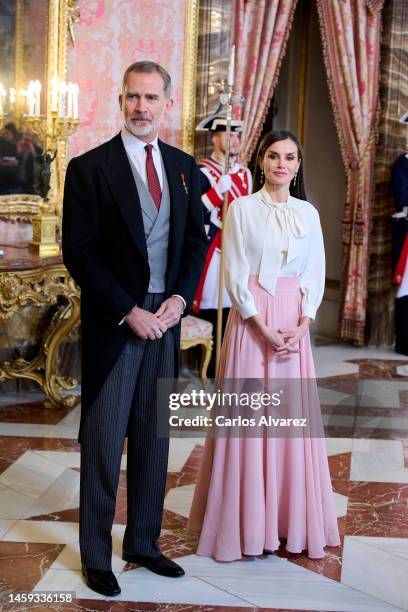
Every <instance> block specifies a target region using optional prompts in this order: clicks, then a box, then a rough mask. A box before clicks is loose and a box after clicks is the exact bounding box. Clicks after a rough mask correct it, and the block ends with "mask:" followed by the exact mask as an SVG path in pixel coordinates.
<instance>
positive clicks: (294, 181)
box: [293, 170, 298, 187]
mask: <svg viewBox="0 0 408 612" xmlns="http://www.w3.org/2000/svg"><path fill="white" fill-rule="evenodd" d="M297 175H298V171H297V170H296V172H295V176H294V177H293V186H294V187H296V179H297Z"/></svg>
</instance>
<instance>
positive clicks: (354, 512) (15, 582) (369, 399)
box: [0, 345, 408, 612]
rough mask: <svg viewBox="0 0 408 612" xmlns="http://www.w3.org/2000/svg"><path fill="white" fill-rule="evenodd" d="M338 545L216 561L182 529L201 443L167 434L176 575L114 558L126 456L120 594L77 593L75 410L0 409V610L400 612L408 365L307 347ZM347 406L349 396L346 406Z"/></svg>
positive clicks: (165, 534) (0, 403) (377, 355)
mask: <svg viewBox="0 0 408 612" xmlns="http://www.w3.org/2000/svg"><path fill="white" fill-rule="evenodd" d="M314 356H315V363H316V370H317V376H318V379H319V394H320V400H321V406H322V416H323V422H324V425H325V431H326V436H327V437H326V446H327V453H328V457H329V466H330V473H331V478H332V485H333V491H334V494H335V502H336V509H337V516H338V521H339V528H340V533H341V540H342V542H341V546H339V547H338V548H332V549H327V554H326V557H325V558H324V559H321V560H311V559H308V558H307V557H306V555H305V554H296V555H295V554H291V553H288V552H286V550H285V547H284V545H283V544H282V546H281V548H280V550H279V551H278V552H277V553H276V554H273V555H264V556H262V557H256V558H252V557H245V558H244V559H242V560H241V561H236V562H232V563H217V562H215V561H213V560H212V559H208V558H205V557H198V556H196V555H195V554H194V553H195V543H194V541H193V538H192V536H191V534H189V533H188V532H187V530H186V523H187V517H188V514H189V508H190V504H191V500H192V496H193V492H194V486H195V481H196V477H197V471H198V467H199V465H200V460H201V454H202V448H203V440H202V439H197V438H190V439H189V438H184V439H172V440H171V443H170V458H169V470H168V478H167V493H166V498H165V512H164V519H163V525H162V535H161V541H160V544H161V549H162V551H163V552H164V553H165V554H166V555H168V556H170V557H171V558H174V559H177V561H178V562H179V563H180V564H181V565H182V566H183V568H184V569H185V571H186V576H185V577H183V578H182V579H179V580H174V579H166V578H162V577H159V576H156V575H155V574H152V573H150V572H148V571H147V570H146V569H144V568H141V567H138V566H135V565H131V564H126V562H124V561H122V559H121V557H120V551H121V542H122V537H123V532H124V529H125V525H126V484H125V480H126V479H125V474H126V455H124V456H123V459H122V469H121V477H120V484H119V491H118V500H117V508H116V515H115V520H114V527H113V532H112V536H113V548H114V555H113V571H114V572H115V573H116V575H117V577H118V580H119V583H120V586H121V589H122V593H121V595H120V596H119V597H118V598H115V599H114V600H113V599H110V600H106V599H105V598H104V597H102V596H100V597H99V596H98V595H97V594H96V593H94V592H93V591H91V590H89V589H88V588H87V587H86V586H85V584H84V582H83V579H82V577H81V574H80V561H79V551H78V494H79V468H80V465H79V445H78V443H77V440H76V437H77V432H78V423H79V408H74V409H72V410H70V409H65V410H55V409H50V408H47V407H45V405H44V403H43V397H42V396H41V395H40V394H39V393H24V394H22V393H16V394H11V395H9V396H4V395H3V396H2V397H1V400H0V599H1V603H0V610H27V609H38V610H57V611H58V610H72V611H76V610H111V611H119V610H129V611H139V610H140V611H144V610H146V611H147V610H149V611H151V610H155V611H159V612H161V611H174V612H190V611H193V610H194V611H195V610H197V611H199V612H207V611H208V612H210V611H214V612H226V611H227V610H240V609H246V610H255V609H256V610H264V611H269V610H270V611H272V610H275V611H278V610H280V611H281V612H283V611H289V610H294V611H299V612H300V611H302V612H306V611H307V612H316V611H323V612H329V611H333V612H334V611H338V612H376V611H378V612H388V611H393V610H394V611H395V610H408V579H407V577H408V359H407V358H405V359H404V358H403V356H400V357H401V359H398V357H399V356H398V355H397V354H396V353H393V352H391V351H381V352H379V351H374V350H370V349H356V348H352V347H348V346H343V345H331V346H321V347H318V348H314ZM356 398H357V399H356ZM36 591H51V592H58V591H70V592H75V600H74V602H73V603H71V604H57V603H53V604H49V605H48V607H47V606H46V605H45V604H35V605H31V607H30V606H29V605H27V604H24V605H22V604H11V603H7V602H8V601H9V600H8V599H7V597H8V595H9V594H10V593H18V592H36Z"/></svg>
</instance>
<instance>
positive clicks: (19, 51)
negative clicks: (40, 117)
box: [14, 0, 24, 128]
mask: <svg viewBox="0 0 408 612" xmlns="http://www.w3.org/2000/svg"><path fill="white" fill-rule="evenodd" d="M23 10H24V7H23V0H16V28H15V36H16V40H15V46H14V87H15V89H16V93H17V95H16V112H15V115H16V121H17V127H18V128H21V127H22V125H23V111H24V108H23V99H22V97H21V96H20V95H18V92H19V91H20V90H21V89H23V87H24V75H23V54H24V47H23Z"/></svg>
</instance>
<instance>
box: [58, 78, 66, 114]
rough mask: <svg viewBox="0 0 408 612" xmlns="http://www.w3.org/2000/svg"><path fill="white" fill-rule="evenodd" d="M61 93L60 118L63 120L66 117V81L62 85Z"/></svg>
mask: <svg viewBox="0 0 408 612" xmlns="http://www.w3.org/2000/svg"><path fill="white" fill-rule="evenodd" d="M59 93H60V103H59V116H60V118H61V119H63V118H64V117H65V95H66V93H67V85H66V83H65V81H62V83H60V87H59Z"/></svg>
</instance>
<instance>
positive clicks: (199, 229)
mask: <svg viewBox="0 0 408 612" xmlns="http://www.w3.org/2000/svg"><path fill="white" fill-rule="evenodd" d="M119 102H120V106H121V109H122V111H123V115H124V126H123V129H122V131H121V133H120V134H118V135H117V136H115V137H114V138H112V140H110V141H109V142H106V143H104V144H102V145H101V146H99V147H97V148H96V149H93V150H91V151H89V152H87V153H85V154H84V155H81V156H79V157H77V158H74V159H72V160H71V161H70V163H69V165H68V169H67V175H66V183H65V195H64V207H63V210H64V215H63V255H64V263H65V265H66V267H67V268H68V270H69V272H70V273H71V274H72V276H73V278H74V279H75V281H76V282H77V283H78V285H79V286H80V288H81V321H82V413H81V428H80V442H81V492H80V524H79V532H80V533H79V539H80V549H81V561H82V571H83V574H84V576H85V578H86V581H87V584H88V586H90V587H91V588H92V589H94V590H96V591H98V592H99V593H102V594H104V595H108V596H109V595H115V594H118V593H120V588H119V585H118V583H117V581H116V578H115V576H114V574H113V573H112V571H111V558H112V541H111V528H112V523H113V518H114V514H115V502H116V491H117V487H118V479H119V471H120V461H121V456H122V450H123V443H124V439H125V436H126V435H127V436H128V454H127V499H128V502H127V503H128V519H127V527H126V531H125V535H124V539H123V559H124V560H126V561H130V562H134V563H138V564H141V565H143V566H145V567H147V568H148V569H150V570H151V571H153V572H156V573H158V574H160V575H165V576H172V577H177V576H182V575H183V574H184V572H183V570H182V568H180V567H179V566H178V565H176V564H175V563H174V562H172V561H171V560H170V559H167V558H166V557H165V556H164V555H162V554H161V553H160V550H159V547H158V538H159V535H160V527H161V519H162V513H163V500H164V488H165V480H166V473H167V459H168V439H160V438H158V436H157V418H156V384H157V379H158V378H173V377H175V376H176V374H177V358H178V351H179V344H180V318H181V315H182V313H183V310H184V309H185V308H186V307H187V309H188V308H189V306H190V305H191V303H192V301H193V299H194V294H195V291H196V289H197V285H198V281H199V279H200V275H201V272H202V268H203V265H204V259H205V252H206V237H205V232H204V226H203V219H202V206H201V195H200V182H199V175H198V170H197V167H196V165H195V162H194V160H193V158H192V157H190V156H189V155H187V154H186V153H184V152H182V151H180V150H179V149H176V148H174V147H171V146H169V145H167V144H165V143H164V142H162V141H161V140H158V138H157V134H158V130H159V127H160V125H161V123H162V120H163V118H164V117H166V116H167V114H168V112H169V111H170V109H171V107H172V104H173V101H172V100H171V98H170V77H169V75H168V74H167V72H166V71H165V70H164V69H163V68H162V67H161V66H158V65H157V64H154V63H153V62H137V63H136V64H133V65H132V66H130V67H129V68H128V69H127V70H126V72H125V75H124V78H123V87H122V94H121V95H120V96H119Z"/></svg>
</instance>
